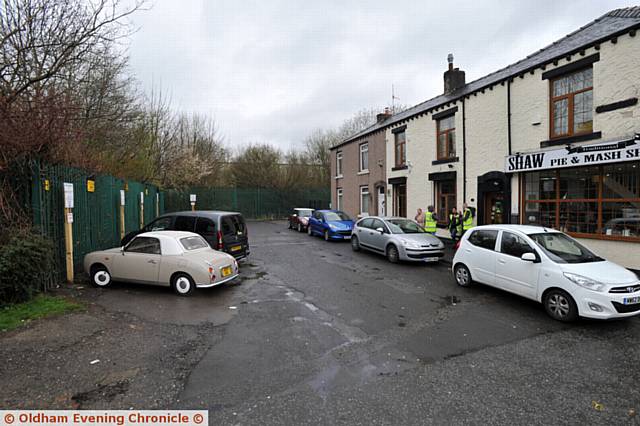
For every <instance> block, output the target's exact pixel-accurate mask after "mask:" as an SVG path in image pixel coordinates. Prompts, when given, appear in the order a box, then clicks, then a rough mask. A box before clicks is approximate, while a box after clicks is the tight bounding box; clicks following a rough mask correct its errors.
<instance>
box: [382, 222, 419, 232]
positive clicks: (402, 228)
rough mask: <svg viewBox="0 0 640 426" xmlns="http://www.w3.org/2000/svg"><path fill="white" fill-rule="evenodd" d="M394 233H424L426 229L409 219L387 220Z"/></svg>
mask: <svg viewBox="0 0 640 426" xmlns="http://www.w3.org/2000/svg"><path fill="white" fill-rule="evenodd" d="M387 223H388V224H389V229H391V233H392V234H423V233H424V229H422V228H421V227H420V225H418V224H417V223H415V222H414V221H412V220H408V219H390V220H387Z"/></svg>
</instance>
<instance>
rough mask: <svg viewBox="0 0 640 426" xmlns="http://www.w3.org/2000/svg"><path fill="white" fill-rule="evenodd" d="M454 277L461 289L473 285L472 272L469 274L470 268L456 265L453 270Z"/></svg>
mask: <svg viewBox="0 0 640 426" xmlns="http://www.w3.org/2000/svg"><path fill="white" fill-rule="evenodd" d="M453 276H454V277H455V279H456V284H458V285H459V286H460V287H469V286H470V285H471V284H473V280H472V279H471V272H469V268H467V267H466V266H465V265H463V264H459V265H456V267H455V269H454V270H453Z"/></svg>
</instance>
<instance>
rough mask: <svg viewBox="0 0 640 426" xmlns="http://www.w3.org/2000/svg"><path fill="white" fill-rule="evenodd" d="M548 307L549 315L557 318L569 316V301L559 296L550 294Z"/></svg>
mask: <svg viewBox="0 0 640 426" xmlns="http://www.w3.org/2000/svg"><path fill="white" fill-rule="evenodd" d="M548 305H549V310H550V311H551V313H552V314H553V315H555V316H557V317H559V318H562V317H566V316H567V315H568V314H569V301H568V300H567V298H566V297H564V296H563V295H561V294H552V295H551V297H549V303H548Z"/></svg>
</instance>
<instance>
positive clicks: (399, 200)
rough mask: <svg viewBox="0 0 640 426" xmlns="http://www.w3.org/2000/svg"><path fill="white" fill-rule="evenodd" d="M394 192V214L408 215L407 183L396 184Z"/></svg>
mask: <svg viewBox="0 0 640 426" xmlns="http://www.w3.org/2000/svg"><path fill="white" fill-rule="evenodd" d="M393 192H394V193H395V200H394V203H393V210H394V211H393V214H394V215H395V216H398V217H407V185H406V184H400V185H394V186H393Z"/></svg>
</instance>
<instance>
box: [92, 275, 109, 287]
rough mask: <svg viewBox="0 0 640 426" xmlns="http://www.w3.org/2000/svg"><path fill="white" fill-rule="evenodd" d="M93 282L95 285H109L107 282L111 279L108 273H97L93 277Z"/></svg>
mask: <svg viewBox="0 0 640 426" xmlns="http://www.w3.org/2000/svg"><path fill="white" fill-rule="evenodd" d="M93 280H94V281H95V283H96V284H98V285H100V286H103V285H107V284H109V282H110V281H111V277H110V276H109V273H108V272H107V271H98V272H96V274H95V275H94V276H93Z"/></svg>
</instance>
